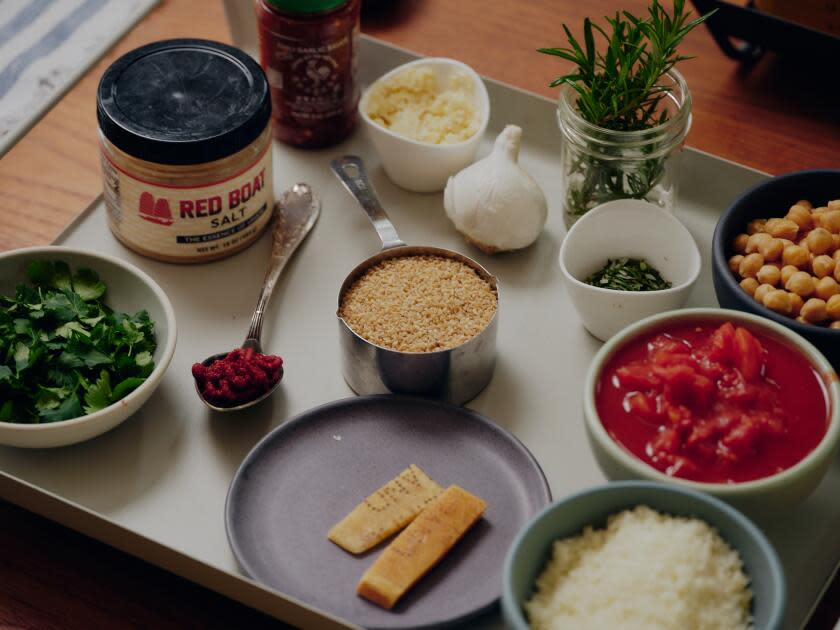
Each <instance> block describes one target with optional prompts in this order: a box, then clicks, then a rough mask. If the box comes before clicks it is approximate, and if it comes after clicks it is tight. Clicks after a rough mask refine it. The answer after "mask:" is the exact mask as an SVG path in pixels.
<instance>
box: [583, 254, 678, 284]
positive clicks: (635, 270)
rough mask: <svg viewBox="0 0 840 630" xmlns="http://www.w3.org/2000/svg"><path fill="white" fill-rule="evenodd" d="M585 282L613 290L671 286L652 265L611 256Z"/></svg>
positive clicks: (635, 259)
mask: <svg viewBox="0 0 840 630" xmlns="http://www.w3.org/2000/svg"><path fill="white" fill-rule="evenodd" d="M586 284H591V285H592V286H594V287H600V288H602V289H613V290H615V291H661V290H662V289H670V288H671V283H670V282H668V281H667V280H665V279H664V278H663V277H662V275H661V274H660V273H659V271H658V270H657V269H656V268H655V267H654V266H653V265H651V264H650V263H649V262H647V261H646V260H641V259H638V258H616V259H612V258H611V259H609V260H608V261H607V264H606V265H604V267H603V269H601V270H600V271H596V272H595V273H593V274H592V275H591V276H589V277H588V278H587V279H586Z"/></svg>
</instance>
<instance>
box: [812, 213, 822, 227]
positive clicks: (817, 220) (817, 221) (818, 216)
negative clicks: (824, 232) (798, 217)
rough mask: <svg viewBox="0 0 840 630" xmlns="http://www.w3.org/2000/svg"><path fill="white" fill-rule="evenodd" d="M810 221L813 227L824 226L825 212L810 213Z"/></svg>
mask: <svg viewBox="0 0 840 630" xmlns="http://www.w3.org/2000/svg"><path fill="white" fill-rule="evenodd" d="M811 221H812V222H813V224H814V227H815V228H824V227H825V212H817V213H814V214H812V215H811Z"/></svg>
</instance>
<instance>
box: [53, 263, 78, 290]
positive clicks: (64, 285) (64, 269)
mask: <svg viewBox="0 0 840 630" xmlns="http://www.w3.org/2000/svg"><path fill="white" fill-rule="evenodd" d="M54 268H55V275H54V276H53V279H52V286H53V287H55V288H56V289H71V288H73V285H72V284H71V282H70V267H68V266H67V263H65V262H62V261H60V260H57V261H55V264H54Z"/></svg>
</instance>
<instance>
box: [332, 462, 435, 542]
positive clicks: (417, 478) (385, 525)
mask: <svg viewBox="0 0 840 630" xmlns="http://www.w3.org/2000/svg"><path fill="white" fill-rule="evenodd" d="M441 492H443V488H441V487H440V486H439V485H438V484H437V483H435V482H434V481H433V480H432V479H431V478H430V477H429V476H428V475H427V474H426V473H424V472H423V471H422V470H421V469H420V468H419V467H417V466H415V465H414V464H412V465H411V466H409V467H408V468H406V469H405V470H404V471H402V472H401V473H400V474H399V475H397V476H396V477H395V478H394V479H392V480H391V481H389V482H388V483H386V484H385V485H384V486H382V487H381V488H379V490H377V491H376V492H374V493H373V494H372V495H370V496H369V497H367V498H366V499H365V500H364V501H362V502H361V503H359V505H357V506H356V507H355V508H353V510H352V511H351V512H350V513H349V514H348V515H347V516H345V517H344V518H343V519H341V521H340V522H338V523H336V525H334V526H333V528H332V529H331V530H330V531H329V533H328V534H327V538H329V539H330V540H331V541H333V542H334V543H335V544H336V545H338V546H339V547H341V548H342V549H345V550H347V551H349V552H350V553H362V552H365V551H367V550H368V549H371V548H372V547H375V546H376V545H378V544H379V543H380V542H382V541H383V540H385V539H386V538H388V537H389V536H391V534H394V533H396V532H398V531H400V530H401V529H402V528H403V527H405V526H406V525H408V524H409V523H410V522H411V521H412V520H413V519H414V517H415V516H417V515H418V514H419V513H420V511H421V510H422V509H423V508H424V507H426V506H427V505H428V504H429V502H430V501H431V500H432V499H434V498H435V497H436V496H438V495H439V494H440V493H441Z"/></svg>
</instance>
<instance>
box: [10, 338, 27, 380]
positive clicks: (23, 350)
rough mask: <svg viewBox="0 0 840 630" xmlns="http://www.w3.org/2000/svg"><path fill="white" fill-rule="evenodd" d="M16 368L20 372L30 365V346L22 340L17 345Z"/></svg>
mask: <svg viewBox="0 0 840 630" xmlns="http://www.w3.org/2000/svg"><path fill="white" fill-rule="evenodd" d="M14 359H15V370H17V371H18V372H20V371H21V370H25V369H26V368H28V367H29V346H27V345H26V344H25V343H23V342H22V341H18V342H17V344H16V345H15V354H14Z"/></svg>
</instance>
